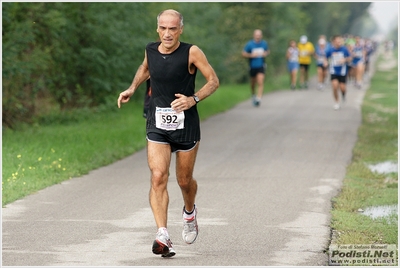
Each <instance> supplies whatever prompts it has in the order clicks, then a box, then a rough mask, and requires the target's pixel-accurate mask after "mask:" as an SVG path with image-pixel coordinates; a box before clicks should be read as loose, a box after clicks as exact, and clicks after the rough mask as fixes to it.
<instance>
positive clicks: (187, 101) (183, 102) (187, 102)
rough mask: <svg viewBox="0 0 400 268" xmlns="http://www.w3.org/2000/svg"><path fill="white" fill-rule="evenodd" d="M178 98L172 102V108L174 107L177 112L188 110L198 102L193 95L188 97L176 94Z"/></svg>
mask: <svg viewBox="0 0 400 268" xmlns="http://www.w3.org/2000/svg"><path fill="white" fill-rule="evenodd" d="M175 97H176V99H175V100H174V101H173V102H171V108H172V109H174V110H175V111H176V112H178V113H179V112H182V111H185V110H188V109H189V108H190V107H192V106H193V105H195V104H196V102H195V100H194V99H193V97H191V96H190V97H187V96H185V95H182V94H175Z"/></svg>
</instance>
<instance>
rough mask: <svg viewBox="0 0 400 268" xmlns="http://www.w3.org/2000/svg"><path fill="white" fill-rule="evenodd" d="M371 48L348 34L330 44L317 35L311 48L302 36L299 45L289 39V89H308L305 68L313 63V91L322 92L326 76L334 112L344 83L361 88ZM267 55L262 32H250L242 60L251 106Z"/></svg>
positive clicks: (261, 85)
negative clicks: (246, 63)
mask: <svg viewBox="0 0 400 268" xmlns="http://www.w3.org/2000/svg"><path fill="white" fill-rule="evenodd" d="M375 48H376V43H374V42H372V40H370V39H363V38H361V37H360V36H353V35H350V34H346V35H335V36H332V38H331V39H330V41H328V39H327V38H326V36H325V35H320V36H319V38H318V40H317V44H316V45H315V46H314V45H313V43H311V42H310V41H309V40H308V38H307V36H306V35H302V36H301V37H300V39H299V42H296V40H294V39H292V40H290V41H289V47H288V48H287V50H286V61H287V69H288V72H289V77H290V88H291V89H292V90H296V88H300V89H307V88H308V87H309V85H308V78H309V77H308V74H309V68H310V65H311V64H312V62H313V60H314V61H315V63H316V67H317V76H318V84H317V88H318V90H323V89H324V87H325V85H326V79H327V77H328V76H329V75H330V80H331V84H332V89H333V95H334V101H335V103H334V106H333V108H334V109H335V110H338V109H339V108H340V101H339V92H340V93H341V95H342V101H345V96H346V83H347V81H351V82H353V83H354V85H355V87H356V88H358V89H361V88H362V81H363V77H364V74H365V73H366V72H368V71H369V60H370V57H371V55H372V53H373V52H374V50H375ZM269 54H270V50H269V46H268V43H267V42H266V41H265V40H263V39H262V31H261V30H260V29H256V30H254V32H253V39H252V40H250V41H249V42H247V43H246V45H245V47H244V49H243V51H242V56H243V57H245V58H247V59H249V74H250V88H251V94H252V98H253V104H254V106H259V105H260V101H261V97H262V94H263V89H264V78H265V70H266V67H267V65H266V63H265V58H266V57H267V56H268V55H269ZM298 73H299V78H298V77H297V76H298ZM297 81H298V83H297ZM256 86H257V91H256V90H255V89H256Z"/></svg>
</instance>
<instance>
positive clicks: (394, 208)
mask: <svg viewBox="0 0 400 268" xmlns="http://www.w3.org/2000/svg"><path fill="white" fill-rule="evenodd" d="M359 211H360V212H361V214H363V215H366V216H369V217H371V218H372V219H377V218H387V219H390V218H392V216H396V215H398V205H386V206H376V207H368V208H366V209H365V210H361V209H360V210H359ZM392 221H394V219H393V220H390V222H391V223H392ZM396 222H397V220H396ZM393 223H394V222H393Z"/></svg>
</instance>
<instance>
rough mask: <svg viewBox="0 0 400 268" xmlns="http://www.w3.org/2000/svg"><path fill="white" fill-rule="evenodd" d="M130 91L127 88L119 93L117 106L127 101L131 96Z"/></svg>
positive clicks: (119, 106)
mask: <svg viewBox="0 0 400 268" xmlns="http://www.w3.org/2000/svg"><path fill="white" fill-rule="evenodd" d="M132 94H133V93H132V92H131V91H129V90H128V89H127V90H125V91H124V92H122V93H121V94H119V97H118V108H121V103H127V102H128V101H129V99H130V98H131V96H132Z"/></svg>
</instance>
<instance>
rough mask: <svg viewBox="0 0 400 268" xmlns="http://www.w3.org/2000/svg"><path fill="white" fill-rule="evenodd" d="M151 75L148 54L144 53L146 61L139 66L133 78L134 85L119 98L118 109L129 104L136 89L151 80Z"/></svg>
mask: <svg viewBox="0 0 400 268" xmlns="http://www.w3.org/2000/svg"><path fill="white" fill-rule="evenodd" d="M149 77H150V73H149V68H148V65H147V54H146V52H145V53H144V60H143V62H142V64H141V65H140V66H139V68H138V69H137V71H136V74H135V77H134V78H133V81H132V84H131V85H130V86H129V88H128V89H127V90H125V91H123V92H121V94H119V97H118V101H117V103H118V108H121V103H127V102H128V101H129V99H130V98H131V96H132V95H133V94H134V93H135V91H136V89H137V88H138V87H139V86H140V85H141V84H142V83H143V82H144V81H146V80H147V79H149Z"/></svg>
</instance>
